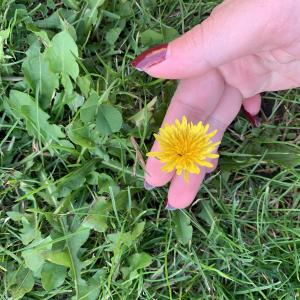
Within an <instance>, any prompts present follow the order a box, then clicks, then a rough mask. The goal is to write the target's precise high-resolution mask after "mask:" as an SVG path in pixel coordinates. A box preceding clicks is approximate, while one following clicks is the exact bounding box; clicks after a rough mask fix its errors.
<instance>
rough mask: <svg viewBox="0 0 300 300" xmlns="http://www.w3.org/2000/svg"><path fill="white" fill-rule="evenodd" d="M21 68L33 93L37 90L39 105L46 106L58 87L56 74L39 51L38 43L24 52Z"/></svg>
mask: <svg viewBox="0 0 300 300" xmlns="http://www.w3.org/2000/svg"><path fill="white" fill-rule="evenodd" d="M22 69H23V73H24V77H25V80H26V81H27V82H28V84H29V86H30V87H31V88H32V90H33V93H34V95H36V92H38V95H39V98H38V99H39V103H40V105H41V107H42V108H48V106H49V104H50V101H51V99H52V97H53V94H54V91H55V90H56V89H57V88H58V74H56V73H54V72H52V71H51V70H50V67H49V62H48V61H47V60H46V59H45V57H44V55H43V54H41V53H40V46H39V45H38V44H33V45H32V46H31V47H30V48H29V50H28V51H27V52H26V58H25V60H24V62H23V65H22Z"/></svg>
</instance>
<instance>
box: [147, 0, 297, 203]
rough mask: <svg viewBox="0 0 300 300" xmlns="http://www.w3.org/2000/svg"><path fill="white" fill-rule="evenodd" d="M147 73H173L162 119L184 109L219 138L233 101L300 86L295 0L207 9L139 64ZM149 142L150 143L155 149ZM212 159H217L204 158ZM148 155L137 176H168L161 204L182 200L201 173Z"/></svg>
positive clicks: (255, 108) (256, 105)
mask: <svg viewBox="0 0 300 300" xmlns="http://www.w3.org/2000/svg"><path fill="white" fill-rule="evenodd" d="M143 71H145V72H146V73H148V74H149V75H150V76H153V77H157V78H166V79H180V83H179V86H178V89H177V91H176V93H175V95H174V97H173V98H172V101H171V104H170V107H169V109H168V111H167V114H166V117H165V120H164V122H168V123H173V122H174V121H175V119H176V118H179V119H181V116H182V115H186V116H187V117H188V119H190V120H191V121H193V122H198V121H203V122H205V123H209V124H211V129H212V130H213V129H218V130H219V132H218V135H217V136H216V137H214V140H220V139H221V138H222V136H223V133H224V131H225V130H226V128H227V127H228V126H229V125H230V123H231V122H232V121H233V120H234V118H235V117H236V115H237V114H238V112H239V110H240V108H241V106H242V105H243V106H244V108H245V109H246V110H247V111H248V112H249V113H250V114H252V115H255V114H257V113H258V112H259V109H260V102H261V99H260V93H261V92H264V91H278V90H284V89H290V88H296V87H299V86H300V1H299V0H285V1H282V0H251V1H249V0H227V1H224V2H223V3H222V4H220V5H219V6H217V7H216V8H215V9H214V10H213V12H212V14H211V16H210V17H208V18H207V19H206V20H205V21H204V22H202V23H201V24H199V25H197V26H196V27H194V28H193V29H192V30H191V31H189V32H187V33H185V34H184V35H182V36H181V37H179V38H177V39H176V40H174V41H172V42H171V43H169V45H168V48H167V54H166V59H165V60H164V61H162V62H159V63H158V64H155V65H153V66H151V67H149V68H146V69H144V70H143ZM157 147H158V145H157V143H154V145H153V148H152V151H155V150H156V149H157ZM212 161H213V164H214V166H215V167H216V166H217V159H215V160H212ZM160 168H161V163H160V162H159V161H158V160H157V159H155V158H149V159H148V161H147V165H146V175H145V180H146V182H147V183H148V184H150V185H152V186H154V187H158V186H163V185H165V184H167V183H168V182H171V184H170V188H169V193H168V205H169V206H170V207H173V208H185V207H187V206H189V205H190V204H191V203H192V201H193V200H194V198H195V196H196V194H197V192H198V190H199V187H200V185H201V183H202V181H203V179H204V177H205V174H207V173H209V172H211V171H213V169H209V170H208V169H206V168H201V174H200V175H191V176H190V182H189V183H188V184H186V183H185V182H184V180H183V176H177V175H175V174H174V173H168V174H166V173H163V172H162V171H161V170H160Z"/></svg>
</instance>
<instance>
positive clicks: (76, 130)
mask: <svg viewBox="0 0 300 300" xmlns="http://www.w3.org/2000/svg"><path fill="white" fill-rule="evenodd" d="M67 133H68V137H69V138H70V140H71V141H72V142H73V143H74V144H76V145H79V146H81V147H83V148H87V149H91V148H94V146H95V143H94V141H93V139H92V137H91V129H90V128H89V126H88V125H84V123H82V122H81V121H80V120H77V121H74V122H73V123H72V124H71V126H70V127H68V130H67Z"/></svg>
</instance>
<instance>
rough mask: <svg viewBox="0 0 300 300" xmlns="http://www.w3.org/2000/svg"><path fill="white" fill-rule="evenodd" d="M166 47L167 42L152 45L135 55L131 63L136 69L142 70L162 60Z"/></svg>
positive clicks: (164, 56)
mask: <svg viewBox="0 0 300 300" xmlns="http://www.w3.org/2000/svg"><path fill="white" fill-rule="evenodd" d="M167 48H168V44H161V45H157V46H154V47H152V48H150V49H148V50H146V51H144V52H143V53H142V54H140V55H139V56H138V57H136V58H135V59H134V60H133V61H132V62H131V64H132V66H133V67H134V68H136V69H137V70H139V71H144V70H145V69H147V68H150V67H152V66H154V65H156V64H159V63H161V62H163V61H164V60H165V59H166V55H167Z"/></svg>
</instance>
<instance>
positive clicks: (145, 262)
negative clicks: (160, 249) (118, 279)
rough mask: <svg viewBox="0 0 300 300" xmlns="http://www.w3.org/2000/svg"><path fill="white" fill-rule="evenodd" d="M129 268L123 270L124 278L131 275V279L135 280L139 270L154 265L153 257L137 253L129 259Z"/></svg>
mask: <svg viewBox="0 0 300 300" xmlns="http://www.w3.org/2000/svg"><path fill="white" fill-rule="evenodd" d="M128 263H129V267H124V268H122V273H123V278H124V279H125V278H127V277H128V276H129V275H130V279H133V278H135V277H136V276H137V275H138V273H137V270H139V269H144V268H146V267H148V266H149V265H150V264H151V263H152V257H151V256H150V255H149V254H147V253H145V252H141V253H135V254H133V255H131V256H130V257H129V258H128Z"/></svg>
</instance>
